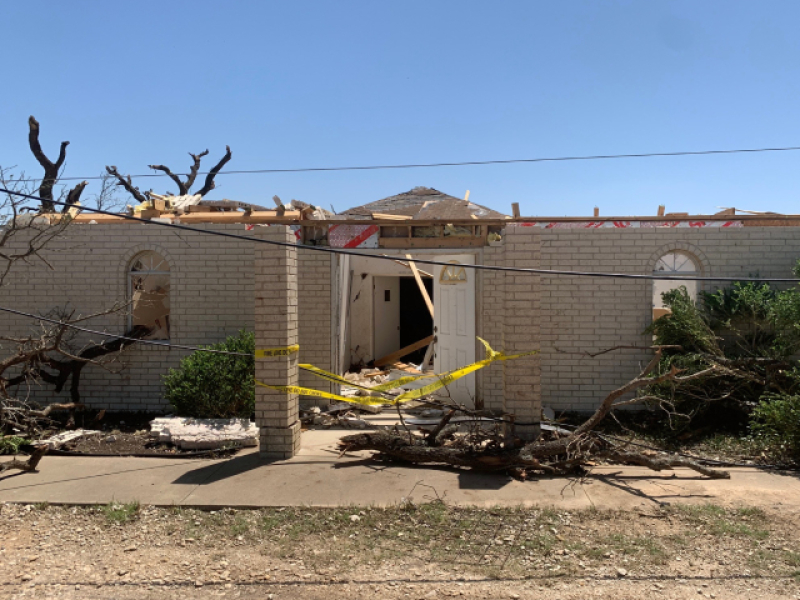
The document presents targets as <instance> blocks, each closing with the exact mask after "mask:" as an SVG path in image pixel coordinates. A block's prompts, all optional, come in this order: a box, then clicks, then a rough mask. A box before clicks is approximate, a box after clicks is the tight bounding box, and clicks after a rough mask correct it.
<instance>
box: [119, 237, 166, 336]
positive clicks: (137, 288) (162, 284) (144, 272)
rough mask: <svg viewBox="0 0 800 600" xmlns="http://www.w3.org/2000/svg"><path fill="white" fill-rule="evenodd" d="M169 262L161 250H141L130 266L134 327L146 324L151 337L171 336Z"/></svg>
mask: <svg viewBox="0 0 800 600" xmlns="http://www.w3.org/2000/svg"><path fill="white" fill-rule="evenodd" d="M169 275H170V272H169V263H168V262H167V261H166V259H165V258H164V257H163V256H161V255H160V254H159V253H158V252H153V251H147V252H142V253H141V254H138V255H137V256H136V257H134V259H133V261H132V262H131V265H130V268H129V269H128V291H129V297H130V301H131V309H130V322H129V326H130V329H131V330H134V329H136V328H141V327H145V328H147V330H148V333H147V334H146V335H145V336H144V337H145V339H150V340H168V339H169V338H170V330H169V328H170V324H169Z"/></svg>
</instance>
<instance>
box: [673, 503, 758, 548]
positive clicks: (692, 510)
mask: <svg viewBox="0 0 800 600" xmlns="http://www.w3.org/2000/svg"><path fill="white" fill-rule="evenodd" d="M674 511H675V512H676V513H677V515H678V516H681V517H683V518H685V519H686V520H687V521H689V522H690V523H692V524H693V525H697V526H699V527H700V530H701V531H702V530H705V531H706V532H708V533H710V534H711V535H713V536H717V537H738V538H750V539H753V540H765V539H767V538H768V537H769V535H770V533H769V531H767V530H766V529H762V528H759V527H753V526H751V525H750V523H754V522H756V523H764V522H765V521H766V520H767V516H766V514H765V513H764V511H763V510H761V509H760V508H755V507H747V508H738V509H734V510H726V509H725V508H723V507H721V506H718V505H716V504H697V505H678V506H676V507H674Z"/></svg>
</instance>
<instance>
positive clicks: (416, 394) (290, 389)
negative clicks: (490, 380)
mask: <svg viewBox="0 0 800 600" xmlns="http://www.w3.org/2000/svg"><path fill="white" fill-rule="evenodd" d="M478 340H479V341H480V342H481V343H482V344H483V345H484V347H485V348H486V358H485V359H483V360H480V361H477V362H474V363H472V364H469V365H467V366H465V367H461V368H460V369H456V370H454V371H449V372H447V373H443V374H441V375H439V374H428V375H411V376H408V377H401V378H400V379H396V380H394V381H387V382H386V383H382V384H380V385H376V386H375V387H369V388H368V387H364V386H361V385H357V384H354V383H353V382H350V381H348V380H346V379H345V378H344V377H340V376H338V375H336V374H334V373H331V372H329V371H325V370H324V369H320V368H319V367H315V366H314V365H310V364H302V365H300V367H301V368H303V369H304V370H307V371H309V372H311V373H312V374H314V375H316V376H317V377H320V378H322V379H326V380H328V381H332V382H334V383H340V384H342V385H348V386H350V387H356V388H360V389H362V390H366V391H369V392H378V393H383V392H385V391H386V390H391V389H394V388H398V387H401V386H403V385H405V384H407V383H410V382H412V381H416V380H418V379H426V378H432V377H438V378H439V379H438V381H435V382H433V383H431V384H429V385H426V386H423V387H421V388H419V389H416V390H410V391H408V392H404V393H403V394H400V395H399V396H397V397H395V398H382V397H380V396H366V397H364V396H361V397H345V396H339V395H338V394H331V393H329V392H321V391H319V390H314V389H311V388H306V387H300V386H296V385H269V384H266V383H262V382H261V381H256V383H257V384H258V385H261V386H263V387H267V388H270V389H273V390H278V391H281V392H286V393H287V394H299V395H301V396H314V397H317V398H328V399H331V400H338V401H340V402H350V403H352V404H366V405H370V406H375V405H380V404H399V403H402V402H408V401H410V400H416V399H418V398H422V397H423V396H427V395H429V394H431V393H433V392H435V391H437V390H440V389H442V388H443V387H445V386H447V385H450V384H451V383H453V382H454V381H457V380H459V379H461V378H462V377H465V376H467V375H469V374H470V373H474V372H475V371H478V370H480V369H482V368H484V367H486V366H488V365H490V364H492V363H493V362H495V361H498V360H514V359H517V358H522V357H525V356H532V355H534V354H537V353H538V352H539V351H538V350H531V351H529V352H521V353H519V354H505V353H504V352H498V351H496V350H494V349H492V347H491V346H490V345H489V343H488V342H487V341H486V340H484V339H481V338H478Z"/></svg>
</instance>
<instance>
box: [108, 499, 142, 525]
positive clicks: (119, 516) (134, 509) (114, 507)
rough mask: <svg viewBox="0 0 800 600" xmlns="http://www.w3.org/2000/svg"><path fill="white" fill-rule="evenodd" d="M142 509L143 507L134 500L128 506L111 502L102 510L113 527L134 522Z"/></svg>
mask: <svg viewBox="0 0 800 600" xmlns="http://www.w3.org/2000/svg"><path fill="white" fill-rule="evenodd" d="M140 509H141V506H139V502H138V501H137V500H134V501H133V502H128V503H126V504H120V503H118V502H110V503H109V504H106V505H105V506H104V507H103V508H102V511H103V514H104V515H105V517H106V521H107V522H108V523H110V524H112V525H121V524H123V523H128V522H130V521H133V520H134V519H135V518H136V517H137V516H138V515H139V510H140Z"/></svg>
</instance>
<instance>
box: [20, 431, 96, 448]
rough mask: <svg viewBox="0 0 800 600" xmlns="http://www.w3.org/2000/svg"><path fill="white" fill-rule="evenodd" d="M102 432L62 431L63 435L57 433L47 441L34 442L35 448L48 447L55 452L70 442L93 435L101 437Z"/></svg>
mask: <svg viewBox="0 0 800 600" xmlns="http://www.w3.org/2000/svg"><path fill="white" fill-rule="evenodd" d="M102 433H103V432H102V431H97V430H96V429H76V430H75V431H62V432H61V433H57V434H55V435H53V436H50V437H49V438H47V439H45V440H38V441H35V442H32V445H33V446H41V445H46V446H48V447H49V448H50V449H51V450H55V449H57V448H61V447H62V446H64V445H65V444H69V443H70V442H74V441H75V440H78V439H80V438H83V437H90V436H93V435H101V434H102Z"/></svg>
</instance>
